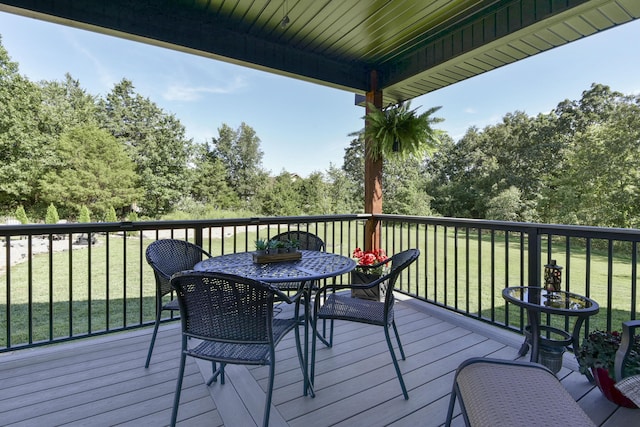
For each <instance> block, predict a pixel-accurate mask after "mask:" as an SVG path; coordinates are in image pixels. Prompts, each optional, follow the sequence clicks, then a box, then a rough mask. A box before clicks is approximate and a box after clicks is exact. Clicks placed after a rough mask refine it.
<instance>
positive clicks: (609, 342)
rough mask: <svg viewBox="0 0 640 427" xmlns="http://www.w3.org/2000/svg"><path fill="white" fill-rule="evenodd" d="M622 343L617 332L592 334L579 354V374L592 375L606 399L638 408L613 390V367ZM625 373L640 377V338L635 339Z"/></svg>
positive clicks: (579, 350)
mask: <svg viewBox="0 0 640 427" xmlns="http://www.w3.org/2000/svg"><path fill="white" fill-rule="evenodd" d="M621 339H622V335H621V334H620V333H619V332H617V331H612V332H608V331H593V332H591V333H590V334H589V336H588V337H587V338H585V339H584V340H583V342H582V346H580V348H578V350H577V351H576V359H578V363H579V365H580V372H581V373H582V374H586V373H587V372H588V371H591V373H592V375H593V377H594V379H595V381H596V384H597V385H598V388H600V391H602V394H604V396H605V397H606V398H607V399H609V400H610V401H612V402H613V403H615V404H617V405H621V406H625V407H627V408H636V407H637V406H636V405H635V404H634V403H633V402H632V401H631V400H629V399H627V398H626V397H625V396H624V395H622V393H620V391H618V390H617V389H616V388H615V387H614V384H615V383H616V381H615V374H614V364H615V360H616V352H617V351H618V348H619V347H620V342H621ZM624 370H625V373H626V375H629V376H631V375H639V374H640V335H636V336H635V337H634V341H633V345H632V348H631V351H630V352H629V354H628V356H627V358H626V362H625V365H624Z"/></svg>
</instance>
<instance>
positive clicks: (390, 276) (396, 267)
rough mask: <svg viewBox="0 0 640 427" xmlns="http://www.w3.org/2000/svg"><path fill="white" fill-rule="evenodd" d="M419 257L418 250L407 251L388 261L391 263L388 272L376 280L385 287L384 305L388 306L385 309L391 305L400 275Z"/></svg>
mask: <svg viewBox="0 0 640 427" xmlns="http://www.w3.org/2000/svg"><path fill="white" fill-rule="evenodd" d="M419 256H420V250H418V249H407V250H406V251H402V252H399V253H397V254H395V255H393V256H392V257H391V260H390V261H389V262H390V263H391V268H390V269H389V272H388V273H387V274H385V275H384V276H382V277H380V279H378V280H376V281H377V282H379V283H380V284H383V283H385V284H386V286H387V292H386V294H385V304H386V305H387V306H388V307H387V308H389V307H390V306H392V305H393V301H394V299H393V289H394V288H395V284H396V280H398V277H400V273H402V270H404V269H405V268H407V267H409V266H410V265H411V264H412V263H413V262H414V261H415V260H417V259H418V257H419Z"/></svg>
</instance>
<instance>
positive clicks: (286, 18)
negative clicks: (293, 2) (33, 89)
mask: <svg viewBox="0 0 640 427" xmlns="http://www.w3.org/2000/svg"><path fill="white" fill-rule="evenodd" d="M288 6H289V5H288V4H287V0H284V1H283V2H282V15H283V16H282V21H280V26H281V27H282V28H286V27H287V25H289V22H290V20H289V7H288Z"/></svg>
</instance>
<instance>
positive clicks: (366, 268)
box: [357, 258, 391, 270]
mask: <svg viewBox="0 0 640 427" xmlns="http://www.w3.org/2000/svg"><path fill="white" fill-rule="evenodd" d="M389 261H391V258H387V259H386V260H384V261H381V262H379V263H376V264H371V265H358V266H357V268H359V269H362V270H371V269H374V268H378V267H382V266H383V265H385V264H388V263H389Z"/></svg>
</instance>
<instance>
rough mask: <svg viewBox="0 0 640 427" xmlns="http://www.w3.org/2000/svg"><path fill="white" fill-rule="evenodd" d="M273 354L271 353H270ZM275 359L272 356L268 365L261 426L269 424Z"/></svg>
mask: <svg viewBox="0 0 640 427" xmlns="http://www.w3.org/2000/svg"><path fill="white" fill-rule="evenodd" d="M272 355H273V353H272ZM275 366H276V361H275V359H274V358H273V357H272V358H271V364H270V365H269V385H268V386H267V397H266V402H265V404H264V418H263V420H262V426H263V427H268V426H269V414H270V412H271V395H272V394H273V377H274V376H275Z"/></svg>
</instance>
